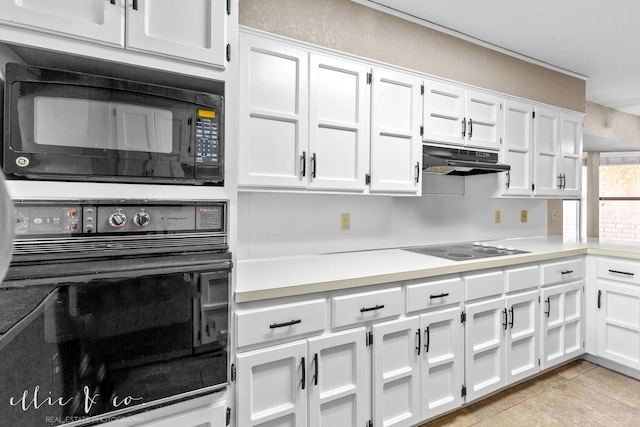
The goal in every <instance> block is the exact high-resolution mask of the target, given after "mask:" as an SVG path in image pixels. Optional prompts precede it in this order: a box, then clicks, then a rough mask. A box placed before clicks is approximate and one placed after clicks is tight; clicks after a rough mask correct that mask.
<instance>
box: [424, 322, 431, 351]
mask: <svg viewBox="0 0 640 427" xmlns="http://www.w3.org/2000/svg"><path fill="white" fill-rule="evenodd" d="M424 332H425V334H427V339H426V340H425V344H424V351H425V353H429V344H431V333H430V332H429V327H428V326H427V327H426V328H425V330H424Z"/></svg>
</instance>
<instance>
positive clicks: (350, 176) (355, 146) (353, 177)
mask: <svg viewBox="0 0 640 427" xmlns="http://www.w3.org/2000/svg"><path fill="white" fill-rule="evenodd" d="M367 71H368V68H367V66H366V65H364V64H362V63H358V62H351V61H345V60H342V59H338V58H332V57H328V56H323V55H317V54H311V67H310V79H309V83H310V96H309V101H310V102H309V132H310V133H309V152H308V156H309V158H308V162H309V170H308V172H307V176H308V179H309V187H310V188H319V189H342V190H358V191H363V190H364V188H365V178H366V174H367V172H368V163H369V155H368V153H369V96H368V85H367Z"/></svg>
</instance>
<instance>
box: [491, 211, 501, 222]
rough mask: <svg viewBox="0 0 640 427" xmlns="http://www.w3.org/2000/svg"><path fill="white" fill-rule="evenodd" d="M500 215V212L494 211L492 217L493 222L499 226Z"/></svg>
mask: <svg viewBox="0 0 640 427" xmlns="http://www.w3.org/2000/svg"><path fill="white" fill-rule="evenodd" d="M500 217H501V214H500V211H496V213H495V215H494V217H493V222H495V223H496V224H500V219H501V218H500Z"/></svg>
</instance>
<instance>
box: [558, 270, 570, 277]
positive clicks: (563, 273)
mask: <svg viewBox="0 0 640 427" xmlns="http://www.w3.org/2000/svg"><path fill="white" fill-rule="evenodd" d="M571 273H573V270H565V271H561V272H560V274H562V275H563V276H564V275H565V274H571Z"/></svg>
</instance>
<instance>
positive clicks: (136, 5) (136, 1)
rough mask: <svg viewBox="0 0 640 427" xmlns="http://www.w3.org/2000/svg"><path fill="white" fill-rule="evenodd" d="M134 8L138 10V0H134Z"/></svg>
mask: <svg viewBox="0 0 640 427" xmlns="http://www.w3.org/2000/svg"><path fill="white" fill-rule="evenodd" d="M133 10H138V0H133Z"/></svg>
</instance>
